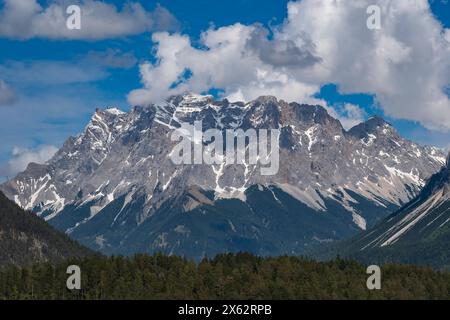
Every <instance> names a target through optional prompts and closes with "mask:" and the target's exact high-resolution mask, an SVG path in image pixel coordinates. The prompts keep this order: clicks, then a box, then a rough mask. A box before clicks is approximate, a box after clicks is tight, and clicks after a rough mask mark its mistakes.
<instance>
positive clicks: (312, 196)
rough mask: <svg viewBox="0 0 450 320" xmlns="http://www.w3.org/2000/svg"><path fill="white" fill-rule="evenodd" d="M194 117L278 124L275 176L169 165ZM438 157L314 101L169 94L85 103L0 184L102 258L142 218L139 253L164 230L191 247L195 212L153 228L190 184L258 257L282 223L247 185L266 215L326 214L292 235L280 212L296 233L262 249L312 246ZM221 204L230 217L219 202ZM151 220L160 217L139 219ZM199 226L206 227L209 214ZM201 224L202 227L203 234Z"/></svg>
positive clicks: (374, 123)
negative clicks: (74, 126) (47, 153)
mask: <svg viewBox="0 0 450 320" xmlns="http://www.w3.org/2000/svg"><path fill="white" fill-rule="evenodd" d="M108 110H109V111H108ZM200 120H201V123H202V126H203V128H202V129H203V130H207V129H211V128H214V129H219V130H226V129H231V130H232V129H237V128H240V129H243V130H247V129H256V130H258V129H279V130H280V135H279V146H280V170H279V172H278V174H276V175H274V176H262V175H261V174H260V173H259V171H260V170H258V169H260V167H261V166H260V165H250V164H248V163H246V164H244V165H239V164H236V165H185V166H182V167H179V166H176V165H174V164H173V163H172V162H171V161H170V158H169V155H170V153H171V152H172V150H173V148H174V144H175V143H174V142H173V141H171V139H170V135H171V133H172V132H173V130H175V129H176V128H179V127H180V126H181V124H182V123H188V124H193V123H194V122H195V121H200ZM374 132H375V133H377V134H376V135H375V134H374ZM363 133H366V134H363ZM444 162H445V157H444V156H443V155H442V153H441V152H440V151H439V150H438V149H437V148H433V147H422V146H419V145H417V144H415V143H413V142H411V141H408V140H406V139H403V138H401V137H400V136H399V135H398V133H397V132H396V130H395V129H394V128H393V127H392V126H391V125H389V124H388V123H387V122H385V121H384V120H383V122H381V121H379V120H377V118H374V119H369V120H368V121H367V123H366V124H365V125H364V124H363V125H360V126H359V127H358V126H356V129H355V128H352V129H351V130H349V131H345V130H344V128H343V127H342V125H341V123H340V122H339V120H337V119H335V118H333V117H331V116H330V115H329V114H328V112H327V111H326V110H325V108H323V107H321V106H309V105H305V104H298V103H287V102H285V101H282V100H278V99H277V98H276V97H273V96H265V97H260V98H258V99H256V100H253V101H250V102H233V103H231V102H229V101H227V100H222V101H216V100H214V99H213V98H212V97H211V96H199V95H192V94H188V95H182V96H174V97H171V98H169V99H168V100H167V102H165V103H163V104H161V105H150V106H147V107H139V106H137V107H134V108H132V110H130V112H128V113H124V112H121V111H119V110H117V109H107V110H100V109H98V110H96V112H95V113H94V115H93V117H92V119H91V120H90V122H89V124H88V125H87V126H86V128H85V130H84V132H83V133H82V134H80V135H79V136H77V137H71V138H69V139H68V140H67V141H66V142H65V144H64V146H63V147H62V148H61V149H60V150H59V151H58V152H57V153H56V154H55V156H54V157H53V158H52V159H51V160H50V161H49V162H48V163H47V164H45V165H30V166H29V167H28V168H27V170H26V171H25V172H24V173H20V174H19V175H17V177H16V178H14V179H11V180H10V181H8V182H7V183H5V184H3V185H1V186H0V189H1V190H3V191H5V193H6V194H7V195H8V197H9V198H11V199H13V200H15V201H16V203H18V204H19V205H21V206H22V207H23V208H26V209H29V210H33V211H34V212H36V214H38V215H39V216H41V217H42V218H44V219H45V220H47V221H48V222H50V223H51V224H53V225H54V226H56V227H57V228H58V229H60V230H62V231H65V232H66V233H68V234H70V235H71V236H72V237H74V238H75V239H78V240H81V239H82V240H81V241H82V243H84V244H86V245H88V246H90V247H91V248H95V249H100V250H102V249H103V250H108V251H109V250H110V249H111V252H112V253H123V252H124V250H125V251H126V248H124V247H123V245H121V243H123V242H126V241H127V239H130V238H133V234H134V233H135V232H137V231H136V230H141V229H142V228H143V225H146V232H147V235H145V236H142V238H141V239H139V240H138V239H136V240H135V241H137V242H142V243H144V244H145V248H147V249H148V250H149V251H150V252H151V251H152V250H156V249H158V248H159V249H160V247H158V245H157V243H165V240H164V239H165V238H168V237H169V238H170V237H171V235H173V238H174V239H175V240H173V242H170V243H167V246H168V247H171V248H172V249H171V250H172V251H174V252H175V253H177V252H181V251H177V250H181V249H179V248H180V247H189V246H190V247H195V242H194V243H191V240H190V237H191V238H192V237H193V236H192V234H193V233H192V232H190V233H189V232H180V230H185V229H186V230H191V229H194V226H193V225H194V222H195V221H196V222H197V223H199V222H198V221H199V220H200V219H201V217H200V216H199V217H197V216H195V219H197V220H195V219H194V220H195V221H194V220H192V221H188V223H189V226H188V225H182V224H180V226H181V227H180V228H178V225H171V226H170V228H169V226H168V225H164V223H168V220H167V219H168V216H169V215H167V216H164V215H162V214H161V210H163V211H164V207H165V206H167V205H169V203H174V201H175V202H176V203H177V205H178V207H179V208H183V206H184V203H183V201H181V202H179V203H178V202H177V201H178V200H176V199H181V198H183V195H184V194H185V193H186V191H187V190H189V189H190V188H192V187H194V188H197V189H198V190H201V191H200V194H202V195H204V196H205V197H206V198H208V199H209V201H211V202H212V203H213V205H212V206H211V205H210V204H205V203H202V204H201V205H200V206H199V207H198V208H197V207H196V209H198V210H200V211H201V210H202V208H204V207H207V208H209V207H208V205H209V206H210V207H211V208H209V209H211V210H209V209H208V210H209V211H208V210H207V212H209V213H206V214H210V215H212V216H214V214H215V213H214V212H216V211H217V210H216V209H214V206H215V205H216V204H217V203H219V202H220V203H221V205H223V204H224V203H226V206H235V205H236V201H238V204H239V205H238V207H239V210H238V211H240V212H242V214H243V216H242V218H236V217H235V219H237V220H238V221H240V223H241V226H236V225H235V224H236V223H233V221H232V220H231V219H229V218H226V219H225V218H224V221H225V222H226V224H227V225H234V229H235V230H236V233H240V234H243V235H245V236H244V239H245V241H244V240H242V241H244V242H247V243H252V244H254V247H253V248H254V249H255V250H256V251H258V252H259V250H260V249H258V248H260V244H261V236H260V234H265V233H268V234H270V235H272V236H273V237H274V238H276V237H277V235H276V234H275V233H274V232H275V231H274V230H278V229H277V228H275V227H274V225H276V224H280V225H285V224H284V223H283V222H281V221H279V218H278V217H276V216H274V215H273V214H270V213H268V214H269V215H268V216H267V217H264V218H263V217H262V216H263V215H262V216H259V215H258V214H259V213H260V212H264V210H263V208H260V207H259V205H258V201H253V205H249V203H248V201H247V200H248V197H249V193H248V191H249V190H250V189H252V190H254V192H253V193H251V194H252V197H256V198H258V199H259V198H261V197H263V196H264V197H269V198H270V199H269V200H270V201H269V202H270V206H274V208H277V209H276V210H282V209H280V208H283V207H290V208H291V211H292V212H294V213H295V214H297V215H305V217H306V218H305V219H306V220H305V221H307V220H308V219H312V220H313V221H315V223H319V222H318V221H317V219H316V218H317V217H316V216H315V215H320V214H325V217H327V219H328V220H327V219H325V220H324V221H323V222H320V224H322V226H321V228H322V229H323V230H321V229H320V228H319V229H317V228H312V229H313V230H315V231H314V232H309V231H305V230H303V229H302V228H303V227H304V225H303V223H304V222H302V221H299V220H297V216H295V215H294V216H292V217H291V216H290V215H289V214H288V217H289V219H293V221H297V222H296V226H295V227H296V228H297V229H300V230H302V231H301V232H300V233H299V234H298V235H297V237H296V236H295V235H293V236H292V237H291V238H290V239H289V242H290V245H288V246H284V247H283V246H282V245H281V244H280V246H279V247H278V248H273V249H271V250H268V251H267V250H266V251H264V250H265V249H264V250H263V251H264V252H265V253H266V254H276V253H286V252H290V251H295V252H297V253H299V252H301V251H302V248H303V247H305V246H309V245H311V244H312V243H315V242H318V241H319V242H320V241H328V240H330V239H331V240H332V241H334V240H338V239H341V238H342V237H346V236H348V235H351V234H354V233H355V232H356V231H357V230H358V229H366V227H367V226H371V225H373V224H374V223H375V222H376V221H378V220H380V219H381V218H383V217H384V216H386V215H387V214H388V213H390V212H392V211H394V210H395V209H396V208H398V207H400V206H401V205H403V204H404V203H406V202H408V201H409V200H410V199H412V198H413V197H415V196H416V195H417V193H418V191H419V190H420V188H421V187H422V186H423V184H424V181H425V179H427V178H428V177H429V176H430V175H431V174H433V173H434V172H436V171H437V170H438V169H439V168H440V167H441V165H442V164H443V163H444ZM274 190H276V191H274ZM258 193H259V194H258ZM180 197H181V198H180ZM280 197H281V198H283V199H284V200H285V201H286V203H283V201H280ZM207 202H208V201H207ZM293 203H295V205H294V204H293ZM188 207H189V205H188ZM222 209H223V211H222V212H228V214H231V213H230V212H229V210H228V209H227V208H224V207H222ZM175 211H176V210H175ZM175 211H174V212H175ZM181 212H183V210H181ZM188 212H190V211H188ZM184 213H186V212H184ZM155 217H158V219H160V221H158V222H155V221H154V222H153V223H154V224H153V225H149V223H148V222H147V223H145V222H146V221H150V220H152V219H153V220H154V219H155ZM264 219H267V220H264ZM97 220H101V221H100V222H97ZM207 220H208V219H207ZM227 220H229V221H231V224H230V223H228V222H227ZM235 222H236V221H235ZM171 223H175V222H171ZM210 223H211V224H214V223H213V219H211V220H210ZM90 224H96V225H97V227H98V230H97V231H95V230H93V229H92V228H89V225H90ZM157 225H160V227H159V229H158V228H157V227H156V226H157ZM216 227H217V226H216ZM183 228H184V229H183ZM209 228H210V226H205V230H206V229H209ZM218 228H219V232H218V233H216V234H217V237H218V239H222V240H220V241H221V245H218V246H217V250H218V251H219V252H220V250H225V251H226V250H228V245H229V244H228V242H227V241H229V238H230V237H231V235H232V233H233V228H231V227H230V228H225V229H224V228H222V227H218ZM221 228H222V229H221ZM286 228H288V226H286ZM88 230H89V231H88ZM205 230H198V234H203V238H201V239H202V241H203V240H204V241H203V243H204V247H203V249H205V248H210V247H209V245H208V243H207V241H206V236H207V233H206V232H205ZM249 230H250V231H249ZM282 231H283V230H278V231H277V232H279V233H282ZM141 233H142V232H141ZM144 233H145V232H144ZM153 233H154V236H150V234H153ZM116 234H119V235H120V236H119V237H117V236H116ZM219 234H220V236H219ZM179 235H181V236H179ZM108 237H109V238H108ZM180 237H181V238H180ZM227 237H228V238H227ZM110 238H114V239H115V240H114V241H113V240H111V239H110ZM149 238H151V239H152V240H151V241H150V239H149ZM227 239H228V240H227ZM162 240H164V241H162ZM158 241H159V242H158ZM193 241H200V240H193ZM242 241H241V242H240V243H243V242H242ZM200 242H201V241H200ZM296 242H298V244H295V243H296ZM185 244H186V245H185ZM130 246H131V245H130ZM281 247H283V248H284V249H281ZM106 248H110V249H106ZM119 248H121V249H119ZM177 248H178V249H177ZM233 248H234V249H239V248H238V247H236V248H235V247H233ZM115 249H117V250H118V251H115ZM203 249H202V248H197V249H196V250H194V251H195V253H193V255H196V256H201V255H202V252H203V251H204V250H203ZM234 249H233V250H234ZM171 250H169V251H171ZM126 253H129V252H126ZM208 253H209V254H213V253H214V252H208ZM181 254H182V252H181Z"/></svg>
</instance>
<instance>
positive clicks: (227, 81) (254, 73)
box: [128, 0, 450, 131]
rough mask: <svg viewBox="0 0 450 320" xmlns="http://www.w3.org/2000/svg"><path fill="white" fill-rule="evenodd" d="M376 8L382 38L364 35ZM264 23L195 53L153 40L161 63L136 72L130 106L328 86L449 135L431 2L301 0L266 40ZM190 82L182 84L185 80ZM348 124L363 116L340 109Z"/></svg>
mask: <svg viewBox="0 0 450 320" xmlns="http://www.w3.org/2000/svg"><path fill="white" fill-rule="evenodd" d="M374 4H376V5H378V6H380V8H381V13H382V15H381V20H382V29H381V30H369V29H368V28H367V23H366V22H367V18H368V15H367V13H366V9H367V7H368V6H369V5H374ZM267 34H268V31H264V30H263V29H262V27H261V26H260V25H249V26H247V25H242V24H239V23H237V24H234V25H230V26H225V27H221V28H218V29H214V28H211V29H210V30H208V31H206V32H204V33H203V34H202V35H201V38H200V45H197V44H196V45H193V44H192V43H191V40H190V38H189V37H188V36H186V35H181V34H169V33H164V32H162V33H155V34H153V38H152V39H153V42H154V43H155V48H154V50H155V53H156V58H157V61H156V62H154V63H151V62H147V63H144V64H142V65H141V66H140V73H141V78H142V83H143V88H142V89H138V90H134V91H132V92H131V93H130V94H129V96H128V99H129V101H130V103H132V104H147V103H152V102H159V101H160V100H163V99H165V98H166V97H167V96H169V95H171V94H178V93H181V92H184V91H194V92H199V93H201V92H205V91H208V90H210V89H212V88H216V89H217V88H219V89H222V90H223V92H224V96H226V97H228V98H229V99H230V100H250V99H254V98H256V97H257V96H258V95H266V94H274V95H276V96H278V97H280V98H283V99H285V100H288V101H300V102H309V103H310V102H313V103H314V102H317V100H315V99H314V98H312V97H313V96H314V94H315V93H316V92H318V91H319V90H320V87H321V86H322V85H324V84H328V83H334V84H337V85H338V87H339V88H340V90H341V93H368V94H373V95H375V97H376V100H377V103H378V104H379V106H380V107H381V108H382V109H383V110H384V112H385V114H386V115H388V116H391V117H393V118H401V119H408V120H413V121H418V122H420V123H421V124H422V125H424V126H425V127H427V128H429V129H433V130H443V131H445V130H449V129H450V99H449V97H448V94H447V93H446V92H445V91H444V88H445V87H448V84H449V83H450V40H449V38H450V37H449V34H450V32H449V30H448V29H444V28H443V27H442V25H441V24H440V23H439V22H438V21H437V20H436V18H435V17H434V16H433V14H432V12H431V10H430V7H429V4H428V1H427V0H404V1H390V0H361V1H346V0H302V1H300V2H290V3H289V4H288V16H287V19H286V21H285V22H284V23H283V24H282V25H280V26H278V27H276V28H275V29H274V30H273V34H272V36H271V37H268V36H267ZM186 73H187V74H189V76H188V77H186V76H184V75H185V74H186ZM343 112H344V114H347V115H348V116H350V119H352V117H353V118H355V117H356V118H358V117H359V115H355V114H354V113H352V112H353V111H352V110H351V109H349V110H345V109H344V110H343Z"/></svg>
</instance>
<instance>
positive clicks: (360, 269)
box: [0, 253, 450, 299]
mask: <svg viewBox="0 0 450 320" xmlns="http://www.w3.org/2000/svg"><path fill="white" fill-rule="evenodd" d="M73 264H75V265H78V266H80V268H81V289H80V290H74V291H70V290H68V289H67V288H66V280H67V278H68V277H69V275H68V274H66V269H67V266H69V265H73ZM367 277H368V275H367V274H366V268H365V267H364V266H362V265H361V264H359V263H357V262H354V261H348V260H342V259H339V258H338V259H336V260H334V261H330V262H316V261H312V260H309V259H306V258H297V257H277V258H260V257H255V256H253V255H250V254H245V253H242V254H226V255H219V256H217V257H216V258H214V259H204V260H203V261H201V262H200V263H195V262H193V261H189V260H186V259H183V258H180V257H168V256H164V255H161V254H156V255H153V256H148V255H136V256H134V257H132V258H124V257H102V256H93V257H89V258H85V259H83V260H73V261H69V262H67V263H64V264H59V265H57V266H52V265H51V264H37V265H34V266H32V267H26V268H19V267H15V266H9V267H4V268H2V269H1V270H0V299H448V298H449V297H450V273H443V272H436V271H433V270H431V269H427V268H419V267H414V266H401V265H386V266H384V267H382V282H381V283H382V289H381V290H375V291H370V290H368V289H367V287H366V280H367Z"/></svg>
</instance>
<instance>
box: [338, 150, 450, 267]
mask: <svg viewBox="0 0 450 320" xmlns="http://www.w3.org/2000/svg"><path fill="white" fill-rule="evenodd" d="M447 159H449V158H447ZM449 243H450V163H449V161H448V160H447V164H446V166H444V167H443V168H442V169H441V170H440V171H439V172H438V173H436V174H435V175H433V176H432V177H431V178H430V179H429V180H428V182H427V184H426V185H425V187H424V188H423V189H422V191H421V192H420V194H419V195H418V196H417V197H416V198H414V199H413V200H412V201H411V202H409V203H408V204H406V205H405V206H404V207H403V208H401V209H400V210H399V211H397V212H396V213H394V214H392V215H391V216H389V217H388V218H386V219H385V220H384V221H383V222H382V223H380V224H378V225H377V226H375V227H374V228H372V229H371V230H369V231H367V232H365V233H363V234H361V235H360V236H357V237H356V238H354V239H351V240H350V241H348V242H346V243H343V244H342V245H340V248H339V250H338V252H339V253H340V254H341V255H346V256H351V257H354V258H358V259H361V260H363V261H365V262H368V263H380V262H387V261H389V262H390V261H395V262H402V263H414V264H424V265H431V266H434V267H438V268H445V269H450V247H449V245H448V244H449Z"/></svg>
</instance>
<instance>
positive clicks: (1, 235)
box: [0, 192, 94, 266]
mask: <svg viewBox="0 0 450 320" xmlns="http://www.w3.org/2000/svg"><path fill="white" fill-rule="evenodd" d="M92 254H94V253H93V252H92V251H90V250H88V249H87V248H84V247H82V246H80V245H79V244H77V243H75V242H74V241H73V240H71V239H70V238H69V237H68V236H66V235H64V234H61V233H60V232H59V231H57V230H55V229H54V228H52V227H51V226H49V225H48V224H47V223H45V222H44V221H42V219H39V218H38V217H36V216H34V215H32V214H30V213H29V212H25V211H23V210H22V209H21V208H19V207H18V206H17V205H16V204H15V203H14V202H12V201H11V200H9V199H8V198H6V197H5V196H4V195H3V193H1V192H0V266H5V265H11V264H12V265H20V266H24V265H30V264H33V263H37V262H53V263H55V262H60V261H63V260H65V259H67V258H81V257H84V256H87V255H92Z"/></svg>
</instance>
